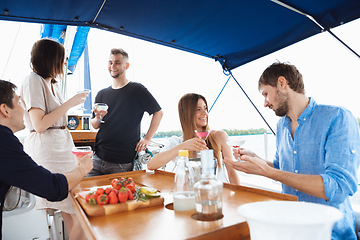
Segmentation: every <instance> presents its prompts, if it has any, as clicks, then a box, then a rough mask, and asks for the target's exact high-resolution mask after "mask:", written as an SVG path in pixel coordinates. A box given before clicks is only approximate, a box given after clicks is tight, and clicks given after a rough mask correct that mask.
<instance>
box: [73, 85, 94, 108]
mask: <svg viewBox="0 0 360 240" xmlns="http://www.w3.org/2000/svg"><path fill="white" fill-rule="evenodd" d="M90 92H91V90H90V89H84V90H81V91H77V92H76V93H90ZM78 110H81V111H86V108H84V103H82V104H81V106H80V108H79V109H78Z"/></svg>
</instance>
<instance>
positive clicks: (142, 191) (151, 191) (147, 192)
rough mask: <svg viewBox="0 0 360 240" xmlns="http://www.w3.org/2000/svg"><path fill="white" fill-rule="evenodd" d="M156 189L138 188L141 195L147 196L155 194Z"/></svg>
mask: <svg viewBox="0 0 360 240" xmlns="http://www.w3.org/2000/svg"><path fill="white" fill-rule="evenodd" d="M157 191H158V190H157V189H156V188H152V187H141V188H140V192H141V193H145V194H146V195H147V194H152V193H157Z"/></svg>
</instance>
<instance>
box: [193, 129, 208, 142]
mask: <svg viewBox="0 0 360 240" xmlns="http://www.w3.org/2000/svg"><path fill="white" fill-rule="evenodd" d="M194 131H195V133H196V135H197V136H198V137H199V138H201V139H203V140H204V141H205V140H206V138H207V136H208V135H209V133H210V130H204V131H197V130H194Z"/></svg>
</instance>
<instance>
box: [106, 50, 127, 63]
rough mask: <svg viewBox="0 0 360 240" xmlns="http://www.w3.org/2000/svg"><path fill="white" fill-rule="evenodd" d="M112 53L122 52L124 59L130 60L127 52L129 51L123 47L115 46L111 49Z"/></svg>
mask: <svg viewBox="0 0 360 240" xmlns="http://www.w3.org/2000/svg"><path fill="white" fill-rule="evenodd" d="M110 54H112V55H118V54H121V55H123V57H124V60H125V61H126V62H129V54H127V52H125V50H124V49H121V48H113V49H111V51H110Z"/></svg>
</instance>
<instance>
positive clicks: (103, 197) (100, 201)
mask: <svg viewBox="0 0 360 240" xmlns="http://www.w3.org/2000/svg"><path fill="white" fill-rule="evenodd" d="M96 201H97V203H98V204H99V205H106V204H108V202H109V197H108V195H106V194H101V195H99V196H98V197H97V199H96Z"/></svg>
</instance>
